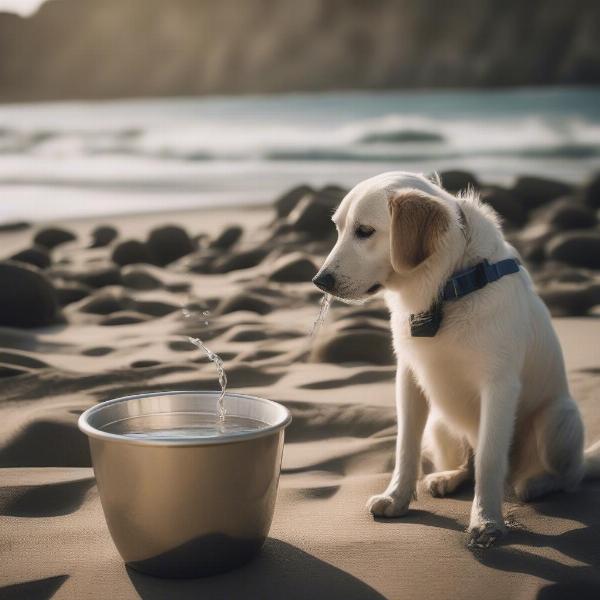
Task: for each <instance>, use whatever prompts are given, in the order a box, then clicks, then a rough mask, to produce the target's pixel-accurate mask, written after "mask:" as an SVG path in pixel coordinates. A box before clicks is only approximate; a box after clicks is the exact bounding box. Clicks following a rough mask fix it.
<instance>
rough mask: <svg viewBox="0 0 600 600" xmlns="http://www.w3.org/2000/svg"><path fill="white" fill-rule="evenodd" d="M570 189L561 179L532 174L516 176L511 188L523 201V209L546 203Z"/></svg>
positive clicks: (564, 194)
mask: <svg viewBox="0 0 600 600" xmlns="http://www.w3.org/2000/svg"><path fill="white" fill-rule="evenodd" d="M571 191H572V187H571V186H570V185H568V184H566V183H563V182H562V181H556V180H554V179H546V178H544V177H532V176H523V177H519V178H517V180H516V182H515V185H514V186H513V188H512V192H513V194H514V195H515V197H516V198H517V199H518V200H520V201H521V202H522V203H523V208H524V209H525V210H529V209H532V208H537V207H538V206H542V205H543V204H547V203H548V202H551V201H552V200H556V199H557V198H560V196H566V195H567V194H569V193H571Z"/></svg>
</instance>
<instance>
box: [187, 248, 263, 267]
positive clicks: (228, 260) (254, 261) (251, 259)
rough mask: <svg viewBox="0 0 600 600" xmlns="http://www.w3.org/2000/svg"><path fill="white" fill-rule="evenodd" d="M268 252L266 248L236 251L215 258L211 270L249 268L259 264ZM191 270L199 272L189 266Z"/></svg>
mask: <svg viewBox="0 0 600 600" xmlns="http://www.w3.org/2000/svg"><path fill="white" fill-rule="evenodd" d="M268 254H269V250H268V249H266V248H254V249H253V250H247V251H245V252H238V253H236V254H232V255H230V256H224V257H223V258H221V259H217V260H216V261H215V262H214V263H213V264H212V268H211V270H212V271H213V272H215V273H229V272H230V271H238V270H240V269H250V268H252V267H255V266H256V265H258V264H260V263H261V262H262V261H263V260H264V259H265V257H266V256H267V255H268ZM191 270H193V271H196V272H200V271H197V269H196V268H195V267H194V268H191Z"/></svg>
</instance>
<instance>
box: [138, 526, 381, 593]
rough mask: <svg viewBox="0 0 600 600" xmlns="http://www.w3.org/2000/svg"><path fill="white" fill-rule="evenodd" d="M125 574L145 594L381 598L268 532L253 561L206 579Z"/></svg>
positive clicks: (362, 584)
mask: <svg viewBox="0 0 600 600" xmlns="http://www.w3.org/2000/svg"><path fill="white" fill-rule="evenodd" d="M127 574H128V575H129V578H130V579H131V582H132V583H133V585H134V587H135V589H136V591H137V593H138V594H139V595H140V597H141V598H142V599H143V600H164V598H173V599H175V598H177V599H178V600H179V599H181V600H186V599H188V598H189V599H190V600H192V599H193V600H197V599H198V598H210V599H211V600H220V599H223V600H230V599H231V598H260V599H261V600H270V599H273V600H275V599H277V600H281V599H282V598H285V600H307V599H309V600H310V599H311V598H313V599H317V598H327V599H328V600H336V599H337V598H339V599H340V600H384V596H382V595H381V594H379V593H378V592H377V591H375V590H374V589H373V588H371V587H370V586H368V585H367V584H366V583H364V582H363V581H361V580H359V579H357V578H356V577H353V576H352V575H350V574H348V573H346V572H344V571H342V570H341V569H338V568H337V567H334V566H332V565H330V564H328V563H326V562H323V561H322V560H319V559H318V558H315V557H314V556H311V555H310V554H307V553H306V552H303V551H302V550H300V549H298V548H296V547H294V546H292V545H290V544H287V543H285V542H282V541H280V540H275V539H272V538H269V539H268V540H267V541H266V542H265V545H264V547H263V549H262V552H261V553H260V554H259V556H258V557H257V558H256V559H254V560H253V561H252V562H249V563H248V564H246V565H244V566H243V567H240V568H238V569H235V570H233V571H230V572H228V573H223V574H221V575H215V576H213V577H207V578H205V579H158V578H155V577H150V576H148V575H143V574H142V573H138V572H137V571H135V570H133V569H131V568H127Z"/></svg>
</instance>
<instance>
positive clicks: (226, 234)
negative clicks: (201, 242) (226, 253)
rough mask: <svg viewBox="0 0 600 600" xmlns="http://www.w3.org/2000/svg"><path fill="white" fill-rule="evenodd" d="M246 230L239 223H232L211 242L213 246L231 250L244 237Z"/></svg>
mask: <svg viewBox="0 0 600 600" xmlns="http://www.w3.org/2000/svg"><path fill="white" fill-rule="evenodd" d="M242 233H244V230H243V229H242V228H241V227H239V226H238V225H231V227H227V228H225V229H224V230H223V231H222V232H221V234H220V235H219V236H218V237H217V238H216V239H214V240H213V241H212V242H211V243H210V247H211V248H218V249H219V250H229V248H231V247H232V246H233V245H234V244H236V243H237V242H238V240H239V239H240V238H241V237H242Z"/></svg>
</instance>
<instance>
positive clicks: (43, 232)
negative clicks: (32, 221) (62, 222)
mask: <svg viewBox="0 0 600 600" xmlns="http://www.w3.org/2000/svg"><path fill="white" fill-rule="evenodd" d="M75 239H77V237H76V236H75V234H74V233H72V232H70V231H68V230H67V229H61V228H60V227H47V228H45V229H40V230H39V231H38V232H37V233H36V234H35V237H34V238H33V241H34V243H35V244H37V245H38V246H44V248H47V249H48V250H52V248H56V246H60V245H61V244H64V243H66V242H72V241H73V240H75Z"/></svg>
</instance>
